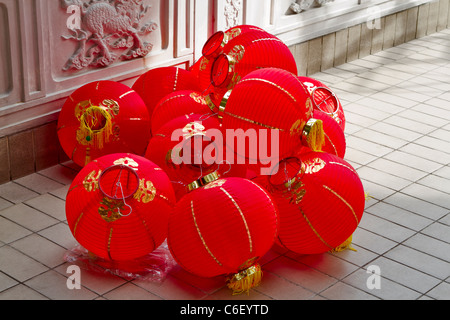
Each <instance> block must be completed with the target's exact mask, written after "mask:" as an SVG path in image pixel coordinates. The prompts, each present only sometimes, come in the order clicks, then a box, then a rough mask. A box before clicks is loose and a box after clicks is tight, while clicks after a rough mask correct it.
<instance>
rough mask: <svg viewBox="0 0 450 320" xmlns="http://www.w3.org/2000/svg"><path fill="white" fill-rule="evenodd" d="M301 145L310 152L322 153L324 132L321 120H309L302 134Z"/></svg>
mask: <svg viewBox="0 0 450 320" xmlns="http://www.w3.org/2000/svg"><path fill="white" fill-rule="evenodd" d="M302 141H303V144H304V145H306V146H307V147H309V148H310V149H311V151H322V147H323V145H324V144H325V132H324V129H323V122H322V120H318V119H310V120H309V121H308V122H307V123H306V125H305V127H304V129H303V133H302Z"/></svg>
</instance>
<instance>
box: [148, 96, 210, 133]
mask: <svg viewBox="0 0 450 320" xmlns="http://www.w3.org/2000/svg"><path fill="white" fill-rule="evenodd" d="M190 114H200V115H209V114H211V110H210V109H209V108H208V105H207V104H206V101H205V99H204V97H203V96H202V95H201V94H200V93H199V92H197V91H193V90H181V91H176V92H173V93H170V94H168V95H167V96H165V97H164V98H162V99H161V100H160V101H159V102H158V104H157V105H156V107H155V110H154V111H153V115H152V131H153V132H157V131H158V130H159V129H160V128H161V127H162V126H163V125H165V124H166V123H167V122H169V121H170V120H173V119H175V118H178V117H180V116H184V115H190Z"/></svg>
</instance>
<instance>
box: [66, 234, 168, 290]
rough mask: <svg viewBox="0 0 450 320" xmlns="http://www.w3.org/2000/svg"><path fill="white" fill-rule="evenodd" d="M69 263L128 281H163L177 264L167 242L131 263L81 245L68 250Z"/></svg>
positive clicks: (67, 258)
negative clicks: (97, 252) (107, 258)
mask: <svg viewBox="0 0 450 320" xmlns="http://www.w3.org/2000/svg"><path fill="white" fill-rule="evenodd" d="M64 260H65V261H66V262H68V263H71V264H74V265H77V266H79V267H80V268H81V269H85V270H90V271H94V272H99V273H106V274H112V275H116V276H119V277H122V278H125V279H127V280H135V279H138V280H143V281H152V282H161V281H163V280H164V279H165V278H166V276H167V274H168V273H169V271H170V270H171V269H172V267H173V266H174V265H175V264H176V262H175V260H174V259H173V257H172V255H171V254H170V250H169V248H168V246H167V241H164V242H163V243H162V244H161V245H160V246H159V247H158V248H157V249H155V250H154V251H153V252H151V253H149V254H147V255H145V256H143V257H140V258H137V259H134V260H129V261H111V260H106V259H103V258H101V257H98V256H96V255H94V254H93V253H91V252H89V251H88V250H87V249H85V248H84V247H83V246H81V245H77V246H75V247H74V248H72V249H70V250H68V251H67V252H66V253H65V255H64Z"/></svg>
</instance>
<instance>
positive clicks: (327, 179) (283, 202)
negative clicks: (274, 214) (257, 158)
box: [257, 152, 365, 254]
mask: <svg viewBox="0 0 450 320" xmlns="http://www.w3.org/2000/svg"><path fill="white" fill-rule="evenodd" d="M261 178H265V180H264V179H261ZM257 181H258V182H259V183H260V184H261V185H263V186H265V187H266V188H267V190H268V191H269V193H270V194H271V195H272V197H273V199H274V201H275V203H276V204H277V206H278V209H279V220H280V230H279V234H278V242H279V243H280V244H281V245H282V246H284V247H285V248H287V249H289V250H291V251H293V252H296V253H299V254H320V253H324V252H327V251H341V250H344V249H346V248H351V247H350V246H351V240H352V235H353V233H354V231H355V230H356V228H357V227H358V225H359V223H360V221H361V218H362V215H363V213H364V206H365V193H364V188H363V185H362V183H361V180H360V178H359V176H358V174H357V172H356V171H355V169H354V168H353V167H352V166H351V165H350V164H349V163H347V162H346V161H345V160H343V159H341V158H339V157H337V156H334V155H331V154H328V153H324V152H309V153H305V154H303V155H301V156H300V157H299V158H288V159H285V160H283V161H281V162H280V164H279V170H278V172H277V173H276V174H274V175H272V176H268V177H267V176H266V177H259V179H257Z"/></svg>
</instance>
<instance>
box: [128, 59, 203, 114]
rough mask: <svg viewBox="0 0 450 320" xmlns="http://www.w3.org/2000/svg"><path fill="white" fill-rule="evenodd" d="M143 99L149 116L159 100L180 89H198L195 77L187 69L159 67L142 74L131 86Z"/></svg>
mask: <svg viewBox="0 0 450 320" xmlns="http://www.w3.org/2000/svg"><path fill="white" fill-rule="evenodd" d="M132 88H133V89H134V90H135V91H136V92H137V93H138V94H139V95H140V96H141V97H142V99H143V100H144V102H145V104H146V106H147V109H148V113H149V115H150V117H151V116H152V114H153V110H154V109H155V107H156V105H157V104H158V102H159V100H161V99H162V98H164V97H165V96H167V95H168V94H170V93H172V92H175V91H181V90H194V91H200V87H199V85H198V82H197V78H196V77H195V75H194V74H192V73H191V72H190V71H188V70H184V69H181V68H177V67H160V68H155V69H151V70H149V71H147V72H145V73H144V74H142V75H141V76H140V77H139V78H138V79H137V80H136V82H135V83H134V84H133V87H132Z"/></svg>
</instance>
